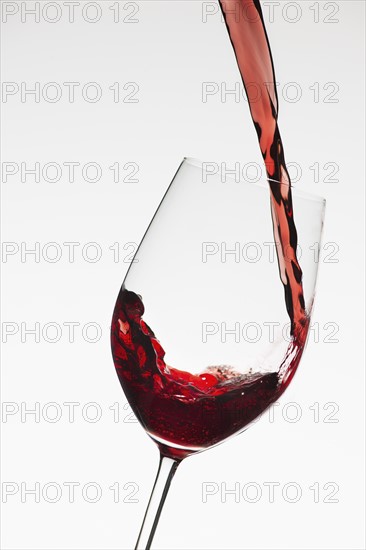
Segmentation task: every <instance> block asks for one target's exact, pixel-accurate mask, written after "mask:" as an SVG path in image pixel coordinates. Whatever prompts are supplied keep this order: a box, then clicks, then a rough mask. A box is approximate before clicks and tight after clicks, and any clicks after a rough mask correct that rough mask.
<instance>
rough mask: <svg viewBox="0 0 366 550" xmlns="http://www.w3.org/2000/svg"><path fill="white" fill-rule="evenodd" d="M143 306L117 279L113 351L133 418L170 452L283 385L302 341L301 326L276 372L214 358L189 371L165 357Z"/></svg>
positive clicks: (230, 424) (228, 429) (259, 408)
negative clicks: (245, 370)
mask: <svg viewBox="0 0 366 550" xmlns="http://www.w3.org/2000/svg"><path fill="white" fill-rule="evenodd" d="M144 311H145V308H144V305H143V303H142V300H141V297H140V296H138V295H137V294H135V293H134V292H132V291H129V290H127V289H126V288H123V287H122V289H121V291H120V293H119V296H118V299H117V302H116V307H115V310H114V314H113V319H112V331H111V339H112V352H113V359H114V364H115V366H116V370H117V373H118V377H119V379H120V382H121V385H122V387H123V389H124V392H125V394H126V396H127V399H128V401H129V403H130V405H131V407H132V409H133V410H134V412H135V414H136V416H137V418H138V419H139V421H140V422H141V424H142V425H143V426H144V428H145V430H146V431H147V432H148V433H149V434H150V435H151V436H152V437H153V438H154V439H156V441H157V442H158V443H159V444H160V447H161V450H162V452H163V453H164V454H166V455H167V456H170V457H173V458H184V457H185V456H188V455H189V454H191V453H193V452H195V451H198V450H202V449H205V448H207V447H210V446H212V445H214V444H216V443H219V442H220V441H222V440H224V439H226V438H227V437H229V436H230V435H232V434H234V433H236V432H238V431H240V430H242V429H243V428H245V427H246V426H247V425H248V424H249V423H250V422H252V421H253V420H254V419H255V418H256V417H257V416H258V415H260V414H261V413H262V412H263V411H264V410H265V409H266V408H267V407H268V406H269V405H270V404H271V403H273V402H274V401H275V400H276V399H278V397H279V396H280V395H281V393H282V392H283V391H284V390H285V388H286V387H287V385H288V384H289V382H290V380H291V378H292V376H293V374H294V372H295V370H296V368H297V365H298V363H299V361H300V358H301V355H302V351H303V348H304V345H305V339H306V332H307V331H306V330H302V331H301V332H299V334H298V335H297V337H296V338H293V340H292V342H291V344H290V346H289V349H288V353H287V355H286V357H285V359H284V360H283V363H282V365H281V366H280V368H279V370H278V372H269V373H255V374H241V373H239V372H236V371H235V370H234V369H232V368H231V367H228V366H212V367H208V368H207V369H206V370H205V371H204V372H203V373H201V374H198V375H194V374H191V373H189V372H186V371H182V370H178V369H175V368H173V367H170V366H169V365H167V364H166V363H165V360H164V357H165V351H164V349H163V347H162V345H161V344H160V342H159V341H158V340H157V338H156V337H155V334H154V333H153V331H152V330H151V328H150V327H149V326H148V325H147V324H146V323H145V322H144V320H143V319H142V316H143V314H144ZM188 367H189V365H188Z"/></svg>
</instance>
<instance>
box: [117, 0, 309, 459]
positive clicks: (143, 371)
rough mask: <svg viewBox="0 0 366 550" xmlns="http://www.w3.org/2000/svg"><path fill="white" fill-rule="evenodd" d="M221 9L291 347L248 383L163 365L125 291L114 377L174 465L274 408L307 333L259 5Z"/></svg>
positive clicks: (233, 0)
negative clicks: (244, 103)
mask: <svg viewBox="0 0 366 550" xmlns="http://www.w3.org/2000/svg"><path fill="white" fill-rule="evenodd" d="M220 5H221V9H222V12H223V15H224V18H225V22H226V26H227V29H228V32H229V36H230V39H231V42H232V45H233V48H234V52H235V55H236V59H237V62H238V66H239V70H240V73H241V76H242V79H243V83H244V87H245V90H246V93H247V97H248V100H249V106H250V112H251V116H252V119H253V122H254V125H255V128H256V131H257V135H258V139H259V145H260V149H261V152H262V155H263V159H264V163H265V166H266V172H267V177H268V182H269V186H270V196H271V213H272V220H273V232H274V240H275V242H276V249H277V258H278V266H279V272H280V277H281V281H282V284H283V286H284V291H285V301H286V308H287V312H288V314H289V317H290V320H291V331H292V341H291V343H290V345H289V347H288V350H287V353H286V356H285V358H284V359H283V361H282V363H281V365H279V367H278V368H277V370H276V371H275V372H269V373H256V374H250V373H249V374H245V375H244V374H241V373H239V372H236V371H235V370H234V369H232V368H231V367H227V366H212V367H208V368H206V370H205V371H204V372H202V373H201V374H199V375H193V374H190V373H189V372H186V371H181V370H178V369H175V368H173V367H170V366H168V365H167V364H166V363H165V360H164V357H165V351H164V349H163V347H162V345H161V344H160V342H159V341H158V339H157V338H156V336H155V334H154V332H153V331H152V330H151V328H150V327H149V326H148V325H147V324H146V322H145V321H144V320H143V319H142V316H143V314H144V311H145V309H144V305H143V303H142V299H141V297H140V296H139V295H138V294H136V293H134V292H132V291H130V290H127V289H126V288H125V287H124V286H123V287H122V289H121V291H120V294H119V296H118V299H117V302H116V307H115V310H114V315H113V320H112V330H111V341H112V352H113V358H114V363H115V366H116V370H117V373H118V376H119V379H120V382H121V384H122V387H123V389H124V391H125V393H126V396H127V398H128V400H129V402H130V404H131V406H132V408H133V410H134V412H135V414H136V416H137V418H138V419H139V421H140V422H141V424H142V425H143V426H144V428H145V430H146V431H147V432H148V433H149V434H150V435H151V437H153V438H154V439H155V441H156V442H157V443H158V444H159V446H160V449H161V452H162V454H163V455H165V456H169V457H171V458H175V459H182V458H184V457H186V456H188V455H189V454H192V453H194V452H196V451H199V450H203V449H205V448H208V447H210V446H212V445H214V444H216V443H219V442H221V441H223V440H224V439H226V438H227V437H229V436H230V435H232V434H234V433H238V432H239V431H241V430H243V429H244V428H245V427H246V426H247V425H248V424H249V423H250V422H252V421H253V420H254V419H255V418H256V417H258V415H260V414H261V413H262V412H263V411H264V410H265V409H266V408H267V407H268V406H269V405H270V404H271V403H273V402H274V401H276V400H277V399H278V398H279V396H280V395H281V394H282V393H283V391H284V390H285V389H286V387H287V386H288V384H289V383H290V381H291V379H292V377H293V375H294V373H295V371H296V369H297V366H298V364H299V362H300V359H301V356H302V352H303V349H304V346H305V342H306V337H307V332H308V326H309V318H308V315H307V312H306V310H305V302H304V295H303V288H302V272H301V268H300V265H299V263H298V260H297V257H296V248H297V232H296V227H295V222H294V215H293V208H292V196H291V182H290V177H289V174H288V171H287V168H286V163H285V156H284V149H283V145H282V140H281V136H280V131H279V127H278V123H277V119H278V98H277V92H276V86H275V81H276V80H275V74H274V67H273V61H272V55H271V50H270V47H269V42H268V37H267V34H266V30H265V26H264V21H263V15H262V11H261V7H260V3H259V1H258V0H225V1H224V0H220ZM238 7H239V16H238ZM253 89H254V90H255V94H253V93H252V91H253ZM258 91H260V93H259V98H258ZM187 368H189V365H187Z"/></svg>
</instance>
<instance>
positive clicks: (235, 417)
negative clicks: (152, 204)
mask: <svg viewBox="0 0 366 550" xmlns="http://www.w3.org/2000/svg"><path fill="white" fill-rule="evenodd" d="M224 166H225V165H224V164H223V165H222V166H219V165H218V164H216V163H211V162H210V163H202V162H199V161H197V160H194V159H188V158H185V159H184V160H183V162H182V163H181V165H180V166H179V168H178V170H177V172H176V174H175V176H174V178H173V181H172V183H171V184H170V186H169V188H168V190H167V192H166V193H165V195H164V197H163V200H162V201H161V203H160V205H159V207H158V209H157V211H156V213H155V215H154V217H153V219H152V221H151V223H150V225H149V227H148V229H147V231H146V233H145V235H144V237H143V239H142V242H141V244H140V246H139V248H138V250H137V252H136V254H135V257H134V260H133V262H132V263H131V265H130V268H129V270H128V272H127V275H126V277H125V279H124V281H123V284H122V288H121V290H120V293H119V295H118V298H117V302H116V306H115V310H114V314H113V320H112V328H111V342H112V353H113V359H114V364H115V367H116V370H117V373H118V377H119V379H120V382H121V385H122V388H123V390H124V392H125V394H126V396H127V399H128V401H129V403H130V405H131V407H132V409H133V411H134V413H135V415H136V417H137V418H138V420H139V422H140V423H141V424H142V426H143V428H144V429H145V430H146V432H147V434H148V435H149V436H150V437H151V438H152V440H153V441H154V442H155V443H156V444H157V446H158V448H159V451H160V464H159V469H158V473H157V477H156V481H155V484H154V487H153V491H152V494H151V497H150V501H149V504H148V507H147V511H146V514H145V517H144V521H143V524H142V527H141V531H140V534H139V538H138V541H137V544H136V549H147V548H150V547H151V543H152V540H153V536H154V533H155V529H156V527H157V524H158V520H159V517H160V513H161V510H162V507H163V505H164V501H165V498H166V495H167V492H168V489H169V486H170V483H171V480H172V478H173V476H174V473H175V471H176V469H177V467H178V465H179V463H180V462H181V461H182V460H183V459H184V458H186V457H188V456H189V455H192V454H194V453H197V452H201V451H204V450H206V449H208V448H210V447H212V446H214V445H217V444H219V443H221V442H223V441H224V440H225V439H227V438H229V437H231V436H233V435H234V434H238V433H240V432H242V431H243V430H245V429H246V428H247V427H248V426H249V424H250V423H251V422H252V421H253V420H255V419H256V418H257V417H258V416H259V415H260V414H261V413H262V412H263V411H264V410H265V409H266V408H267V407H268V406H269V405H270V404H272V403H273V402H274V401H276V400H277V399H278V397H279V396H280V395H281V394H282V392H283V391H284V390H285V389H286V387H287V386H288V384H289V382H290V381H291V379H292V376H293V375H294V373H295V371H296V369H297V366H298V364H299V362H300V359H301V356H302V353H303V350H304V347H305V343H306V338H307V333H308V327H309V321H310V315H311V312H312V307H313V300H314V292H315V283H316V278H317V271H318V261H319V253H318V252H319V249H320V246H321V233H322V226H323V217H324V209H325V201H324V199H322V198H320V197H316V196H313V195H308V194H305V193H302V192H301V191H297V190H293V191H292V201H293V214H294V220H295V224H296V228H297V233H298V247H297V259H298V261H299V264H300V265H301V269H302V271H303V278H302V285H303V291H304V297H305V310H306V319H305V321H304V322H302V323H300V324H299V325H298V326H297V327H296V329H294V327H293V325H292V324H291V323H290V320H289V317H288V315H287V308H286V304H285V298H284V292H283V286H282V282H281V279H280V277H279V265H278V262H277V254H276V251H277V247H278V243H277V241H275V239H274V232H273V225H272V219H271V208H270V191H269V186H268V183H267V182H264V183H261V182H256V183H248V182H245V181H242V180H241V179H240V180H239V181H238V180H237V178H234V179H232V178H230V177H228V176H227V174H226V172H225V170H224V169H223V168H224ZM270 184H271V190H272V193H273V192H275V191H276V186H280V185H282V184H280V183H276V182H274V181H271V182H270ZM280 271H281V269H280Z"/></svg>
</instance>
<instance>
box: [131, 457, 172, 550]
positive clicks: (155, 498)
mask: <svg viewBox="0 0 366 550" xmlns="http://www.w3.org/2000/svg"><path fill="white" fill-rule="evenodd" d="M179 463H180V461H178V460H174V459H172V458H168V457H166V456H162V455H160V463H159V469H158V473H157V475H156V479H155V483H154V487H153V490H152V493H151V497H150V500H149V504H148V505H147V509H146V512H145V516H144V520H143V522H142V526H141V530H140V534H139V538H138V539H137V543H136V546H135V550H149V548H150V547H151V543H152V541H153V538H154V535H155V530H156V527H157V525H158V522H159V518H160V514H161V511H162V509H163V506H164V502H165V499H166V496H167V494H168V491H169V487H170V484H171V481H172V479H173V477H174V474H175V472H176V469H177V468H178V466H179Z"/></svg>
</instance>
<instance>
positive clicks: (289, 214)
mask: <svg viewBox="0 0 366 550" xmlns="http://www.w3.org/2000/svg"><path fill="white" fill-rule="evenodd" d="M219 1H220V6H221V10H222V12H223V15H224V18H225V22H226V27H227V30H228V33H229V36H230V39H231V43H232V45H233V48H234V52H235V56H236V60H237V63H238V67H239V70H240V74H241V77H242V80H243V84H244V88H245V91H246V94H247V97H248V102H249V107H250V113H251V116H252V120H253V123H254V126H255V129H256V131H257V136H258V140H259V146H260V149H261V152H262V155H263V159H264V163H265V166H266V171H267V177H268V182H269V185H270V189H271V211H272V220H273V231H274V238H275V242H276V250H277V258H278V267H279V271H280V277H281V281H282V284H283V287H284V291H285V301H286V307H287V312H288V314H289V317H290V321H291V327H292V332H293V333H294V331H295V330H296V326H297V325H300V327H301V326H304V325H306V323H307V314H306V311H305V301H304V293H303V288H302V282H301V281H302V271H301V268H300V265H299V262H298V260H297V257H296V249H297V231H296V227H295V221H294V213H293V207H292V196H291V181H290V176H289V173H288V170H287V168H286V163H285V154H284V148H283V144H282V140H281V135H280V130H279V127H278V123H277V119H278V97H277V89H276V85H275V82H276V77H275V71H274V66H273V59H272V54H271V49H270V46H269V41H268V37H267V33H266V29H265V25H264V20H263V14H262V9H261V6H260V2H259V0H219ZM277 182H279V183H280V185H279V183H277ZM300 327H298V330H301V328H300Z"/></svg>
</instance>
